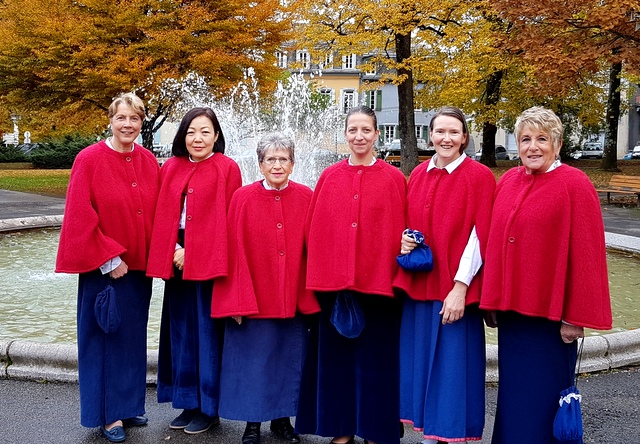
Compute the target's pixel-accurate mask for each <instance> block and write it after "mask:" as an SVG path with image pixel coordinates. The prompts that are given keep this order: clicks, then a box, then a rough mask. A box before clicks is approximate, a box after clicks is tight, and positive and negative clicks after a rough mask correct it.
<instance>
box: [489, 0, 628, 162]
mask: <svg viewBox="0 0 640 444" xmlns="http://www.w3.org/2000/svg"><path fill="white" fill-rule="evenodd" d="M492 3H493V7H494V8H495V9H496V11H498V13H499V15H500V17H502V18H503V19H505V20H507V21H509V22H510V23H511V24H512V26H513V29H512V32H511V36H510V41H509V46H510V48H511V49H512V50H515V51H519V52H520V54H522V57H523V59H524V60H526V61H527V62H528V63H529V64H530V66H532V67H533V70H534V72H533V74H534V76H535V78H536V81H537V82H538V85H539V91H541V92H542V93H543V94H544V95H546V96H549V95H555V96H558V97H562V96H564V95H565V94H566V92H567V90H568V89H570V88H571V87H574V86H575V85H579V84H585V83H586V82H585V78H588V77H589V76H590V75H594V74H595V73H597V72H599V71H601V70H602V69H603V68H604V69H605V70H606V71H608V73H609V91H608V99H607V106H606V129H605V154H604V156H603V159H602V163H601V168H603V169H605V170H616V169H617V129H618V121H619V118H620V114H621V107H620V79H621V77H622V76H624V75H625V74H638V70H640V48H639V44H640V35H639V34H638V32H637V31H636V25H637V19H635V18H636V17H637V16H636V15H635V14H634V11H635V12H636V13H637V12H638V8H639V6H638V2H637V0H635V1H631V0H588V1H584V0H567V1H563V2H557V1H553V0H540V1H538V2H535V4H534V3H527V2H517V3H516V2H512V1H509V0H495V1H493V2H492Z"/></svg>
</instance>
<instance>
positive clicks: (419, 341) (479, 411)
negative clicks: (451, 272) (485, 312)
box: [400, 297, 486, 442]
mask: <svg viewBox="0 0 640 444" xmlns="http://www.w3.org/2000/svg"><path fill="white" fill-rule="evenodd" d="M441 309H442V302H441V301H426V302H422V301H415V300H413V299H411V298H409V297H405V298H404V304H403V309H402V323H401V327H400V418H401V419H402V421H403V422H408V423H412V424H413V426H414V428H415V429H416V430H418V431H422V432H423V433H424V436H425V438H426V439H435V440H440V441H445V442H462V441H474V440H475V441H478V440H480V439H482V430H483V429H484V410H485V367H486V364H485V362H486V361H485V359H486V358H485V340H484V321H483V317H482V314H481V312H480V310H479V309H478V307H477V306H468V307H467V308H466V309H465V313H464V316H463V317H462V318H461V319H460V320H458V321H456V322H454V323H453V324H447V325H442V316H441V315H440V314H439V312H440V310H441Z"/></svg>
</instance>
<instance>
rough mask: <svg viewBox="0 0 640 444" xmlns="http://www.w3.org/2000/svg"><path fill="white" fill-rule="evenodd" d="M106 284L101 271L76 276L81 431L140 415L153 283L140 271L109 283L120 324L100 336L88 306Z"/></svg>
mask: <svg viewBox="0 0 640 444" xmlns="http://www.w3.org/2000/svg"><path fill="white" fill-rule="evenodd" d="M109 279H110V278H109V276H108V275H102V273H100V271H93V272H90V273H83V274H80V276H79V277H78V317H77V322H78V325H77V326H78V380H79V386H80V423H81V424H82V425H83V426H85V427H98V426H100V425H105V424H111V423H112V422H114V421H117V420H119V419H125V418H131V417H133V416H138V415H143V414H144V412H145V410H144V400H145V393H146V386H147V321H148V319H149V303H150V302H151V282H152V281H151V279H150V278H147V277H146V276H145V275H144V272H142V271H129V272H128V273H127V274H126V275H124V276H123V277H121V278H119V279H111V285H112V286H113V288H114V289H115V294H116V298H117V304H118V312H119V313H120V319H121V322H120V326H119V327H118V329H117V330H116V331H114V332H111V333H105V332H104V331H103V330H102V329H101V328H100V326H99V325H98V323H97V321H96V317H95V313H94V308H93V307H94V305H95V301H96V297H97V295H98V293H99V292H101V291H102V290H103V289H104V287H105V286H106V285H107V284H108V283H109Z"/></svg>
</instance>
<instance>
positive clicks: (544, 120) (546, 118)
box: [513, 106, 564, 147]
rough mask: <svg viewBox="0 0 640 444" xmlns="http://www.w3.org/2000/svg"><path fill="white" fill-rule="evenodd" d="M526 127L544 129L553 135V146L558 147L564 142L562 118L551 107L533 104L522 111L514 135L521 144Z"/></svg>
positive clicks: (517, 142)
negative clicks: (521, 134) (521, 135)
mask: <svg viewBox="0 0 640 444" xmlns="http://www.w3.org/2000/svg"><path fill="white" fill-rule="evenodd" d="M525 127H531V128H534V129H536V130H538V131H543V132H546V133H548V134H549V136H551V141H552V142H553V146H554V147H557V146H558V144H560V143H561V142H562V134H563V133H564V128H563V127H562V121H561V120H560V118H559V117H558V116H557V115H556V114H555V113H554V112H553V111H551V110H550V109H547V108H543V107H541V106H533V107H531V108H529V109H526V110H524V111H522V114H520V116H519V117H518V118H517V119H516V124H515V127H514V130H513V135H514V136H515V138H516V144H518V146H520V133H521V132H522V130H523V129H524V128H525Z"/></svg>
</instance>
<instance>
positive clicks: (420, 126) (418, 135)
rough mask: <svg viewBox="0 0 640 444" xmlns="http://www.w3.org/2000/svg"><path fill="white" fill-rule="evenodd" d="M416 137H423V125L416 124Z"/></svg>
mask: <svg viewBox="0 0 640 444" xmlns="http://www.w3.org/2000/svg"><path fill="white" fill-rule="evenodd" d="M416 139H422V125H418V126H416Z"/></svg>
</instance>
